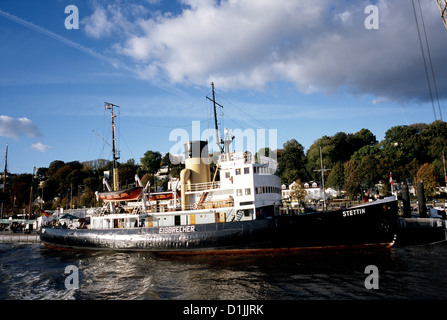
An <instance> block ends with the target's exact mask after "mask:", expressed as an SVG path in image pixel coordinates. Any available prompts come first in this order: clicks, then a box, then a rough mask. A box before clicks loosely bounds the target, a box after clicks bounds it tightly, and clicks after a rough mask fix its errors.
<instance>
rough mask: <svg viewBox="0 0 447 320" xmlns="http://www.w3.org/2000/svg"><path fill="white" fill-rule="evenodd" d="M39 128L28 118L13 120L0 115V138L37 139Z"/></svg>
mask: <svg viewBox="0 0 447 320" xmlns="http://www.w3.org/2000/svg"><path fill="white" fill-rule="evenodd" d="M40 135H41V134H40V130H39V128H38V127H37V126H36V125H35V124H34V123H33V122H32V121H31V120H30V119H28V118H18V119H14V118H12V117H9V116H5V115H0V136H1V137H6V138H13V139H18V138H19V137H20V136H27V137H30V138H36V137H39V136H40Z"/></svg>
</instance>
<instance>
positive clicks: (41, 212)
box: [40, 210, 50, 218]
mask: <svg viewBox="0 0 447 320" xmlns="http://www.w3.org/2000/svg"><path fill="white" fill-rule="evenodd" d="M40 215H41V216H45V217H47V218H48V217H49V216H50V214H49V213H48V212H46V211H45V210H40Z"/></svg>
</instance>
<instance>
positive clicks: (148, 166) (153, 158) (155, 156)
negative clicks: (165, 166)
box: [140, 150, 161, 173]
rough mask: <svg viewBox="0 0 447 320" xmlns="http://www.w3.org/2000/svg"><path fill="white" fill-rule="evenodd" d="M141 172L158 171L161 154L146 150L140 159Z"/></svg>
mask: <svg viewBox="0 0 447 320" xmlns="http://www.w3.org/2000/svg"><path fill="white" fill-rule="evenodd" d="M140 163H141V165H142V167H143V170H144V171H146V172H149V173H156V172H157V171H158V169H160V163H161V154H160V152H158V151H152V150H148V151H146V152H145V154H144V157H143V158H141V159H140Z"/></svg>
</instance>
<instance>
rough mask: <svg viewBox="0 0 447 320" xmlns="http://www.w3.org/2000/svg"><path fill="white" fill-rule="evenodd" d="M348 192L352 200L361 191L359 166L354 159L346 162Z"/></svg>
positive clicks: (345, 187) (345, 186)
mask: <svg viewBox="0 0 447 320" xmlns="http://www.w3.org/2000/svg"><path fill="white" fill-rule="evenodd" d="M344 172H345V185H344V189H345V191H346V194H347V195H348V197H349V198H350V199H351V200H354V199H355V198H356V196H357V195H358V194H360V192H361V184H360V182H361V181H360V179H361V177H360V174H359V171H358V166H357V164H356V163H355V161H353V160H349V161H347V162H346V163H345V164H344Z"/></svg>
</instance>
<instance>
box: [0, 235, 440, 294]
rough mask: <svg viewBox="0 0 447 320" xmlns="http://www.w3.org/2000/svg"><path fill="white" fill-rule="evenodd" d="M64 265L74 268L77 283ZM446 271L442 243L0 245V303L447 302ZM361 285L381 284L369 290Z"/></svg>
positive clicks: (72, 273)
mask: <svg viewBox="0 0 447 320" xmlns="http://www.w3.org/2000/svg"><path fill="white" fill-rule="evenodd" d="M369 265H373V266H375V267H376V268H377V269H376V271H377V272H376V273H375V275H377V277H376V278H375V279H372V278H371V277H370V274H369V272H368V273H365V268H366V267H367V266H369ZM67 266H72V268H73V267H74V268H75V269H76V270H77V271H76V270H75V272H77V273H76V275H77V276H78V281H77V282H76V284H77V288H76V287H75V286H72V284H74V283H75V281H76V280H75V279H74V278H73V276H74V274H75V273H74V272H72V271H67V273H65V268H66V267H67ZM446 275H447V242H440V243H436V244H429V245H420V246H407V247H393V248H390V249H375V250H371V249H368V250H366V249H365V250H354V251H305V252H299V253H293V254H290V253H287V254H285V253H284V254H275V255H243V256H186V257H176V256H158V255H155V254H153V253H148V252H140V253H138V252H102V251H101V252H95V251H90V252H88V251H85V252H81V251H69V250H55V249H49V248H46V247H45V246H43V245H41V244H0V299H1V300H10V299H12V300H36V299H39V300H66V299H75V300H93V299H94V300H105V299H118V300H135V299H150V300H153V299H156V300H158V299H161V300H222V299H225V300H239V299H241V300H278V299H279V300H314V299H324V300H341V299H343V300H345V299H348V300H351V299H354V300H358V299H360V300H371V299H373V300H383V299H387V300H388V299H411V300H412V299H415V300H419V299H421V300H422V299H423V300H427V299H447V289H446V288H447V277H446ZM69 277H70V278H71V280H70V279H68V280H70V281H71V282H70V281H68V282H67V281H66V280H67V278H69ZM368 277H369V278H368ZM66 282H67V283H68V285H66ZM365 282H368V283H370V284H374V285H375V286H376V287H378V288H376V289H375V288H372V289H367V288H366V287H365Z"/></svg>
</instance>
